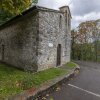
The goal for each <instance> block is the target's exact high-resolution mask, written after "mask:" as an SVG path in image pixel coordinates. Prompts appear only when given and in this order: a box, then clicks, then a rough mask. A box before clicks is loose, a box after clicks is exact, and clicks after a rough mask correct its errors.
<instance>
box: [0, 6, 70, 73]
mask: <svg viewBox="0 0 100 100" xmlns="http://www.w3.org/2000/svg"><path fill="white" fill-rule="evenodd" d="M70 27H71V13H70V10H69V7H68V6H63V7H61V8H60V10H59V11H58V10H53V9H48V8H44V7H40V6H33V7H31V8H30V9H28V10H26V11H25V12H23V13H22V15H18V16H16V17H14V18H13V19H11V20H9V21H8V22H6V23H5V24H3V25H2V26H0V60H1V61H3V62H6V63H8V64H10V65H13V66H15V67H18V68H21V69H24V70H29V71H33V72H34V71H41V70H44V69H47V68H51V67H57V66H61V65H63V64H65V63H67V62H69V61H70V45H71V31H70V29H71V28H70Z"/></svg>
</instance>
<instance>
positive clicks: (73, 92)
mask: <svg viewBox="0 0 100 100" xmlns="http://www.w3.org/2000/svg"><path fill="white" fill-rule="evenodd" d="M77 63H78V64H79V66H80V67H81V72H80V74H79V75H78V76H77V77H76V78H74V79H73V80H71V81H69V82H66V83H65V84H63V85H62V86H61V87H60V88H59V91H54V92H53V93H51V94H50V95H49V97H46V98H45V100H100V63H92V62H80V61H77Z"/></svg>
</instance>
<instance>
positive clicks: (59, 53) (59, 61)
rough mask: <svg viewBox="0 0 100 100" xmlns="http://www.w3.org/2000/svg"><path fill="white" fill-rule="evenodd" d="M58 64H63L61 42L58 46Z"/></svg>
mask: <svg viewBox="0 0 100 100" xmlns="http://www.w3.org/2000/svg"><path fill="white" fill-rule="evenodd" d="M56 65H57V66H60V65H61V44H58V46H57V64H56Z"/></svg>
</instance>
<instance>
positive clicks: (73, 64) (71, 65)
mask: <svg viewBox="0 0 100 100" xmlns="http://www.w3.org/2000/svg"><path fill="white" fill-rule="evenodd" d="M64 67H66V69H74V68H75V67H76V64H75V63H74V62H68V63H66V64H65V65H64Z"/></svg>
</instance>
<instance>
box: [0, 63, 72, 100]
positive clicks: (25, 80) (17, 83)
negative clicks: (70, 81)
mask: <svg viewBox="0 0 100 100" xmlns="http://www.w3.org/2000/svg"><path fill="white" fill-rule="evenodd" d="M65 66H69V67H68V69H72V68H74V67H73V63H68V64H66V65H65ZM68 69H67V70H65V69H61V68H51V69H48V70H45V71H41V72H38V73H36V74H32V73H27V72H23V71H20V70H18V69H16V68H11V67H9V66H8V65H4V64H0V99H3V98H7V97H9V96H11V95H14V94H17V93H20V92H22V91H23V90H26V89H29V88H31V87H38V86H40V85H41V84H43V83H44V82H46V81H49V80H51V79H54V78H56V77H58V76H61V75H64V74H67V73H68V72H69V70H68Z"/></svg>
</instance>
